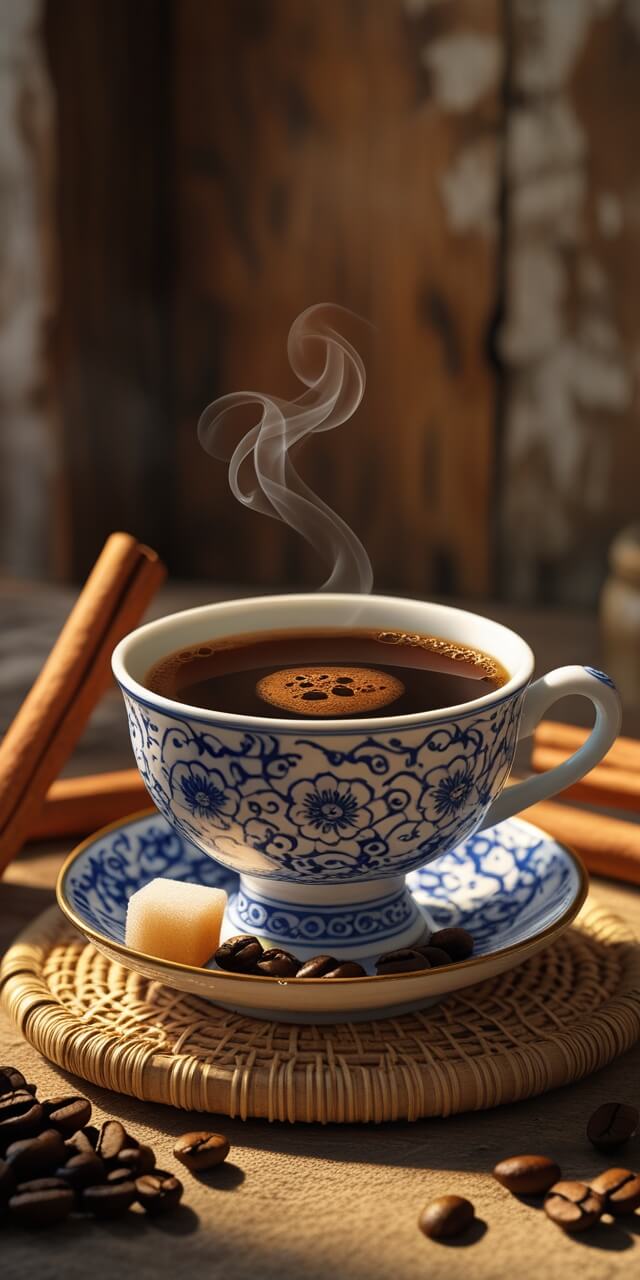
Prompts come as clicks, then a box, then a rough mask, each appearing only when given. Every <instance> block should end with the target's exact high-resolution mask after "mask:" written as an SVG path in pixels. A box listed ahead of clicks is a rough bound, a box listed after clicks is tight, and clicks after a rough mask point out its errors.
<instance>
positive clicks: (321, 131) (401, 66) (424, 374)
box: [174, 0, 501, 594]
mask: <svg viewBox="0 0 640 1280" xmlns="http://www.w3.org/2000/svg"><path fill="white" fill-rule="evenodd" d="M175 23H176V59H177V62H176V76H175V103H176V112H177V117H176V130H175V146H176V151H175V165H174V171H175V175H176V183H177V210H176V213H177V237H178V253H177V264H176V283H177V310H176V326H175V334H176V343H177V348H178V375H177V413H178V419H179V427H178V429H179V446H178V450H179V452H178V459H179V460H178V486H179V489H178V496H177V504H176V510H177V512H178V515H177V517H176V524H175V544H174V546H175V555H176V558H177V561H178V563H179V565H180V566H181V567H184V568H187V569H188V571H189V572H191V573H195V574H198V575H207V576H211V577H213V578H215V579H218V580H220V579H222V580H224V579H235V580H238V579H240V580H252V581H256V582H260V583H263V584H277V583H281V582H288V583H290V584H297V585H299V584H302V583H306V584H309V585H313V584H315V583H316V582H318V581H321V576H322V568H321V567H320V566H319V565H317V564H316V563H315V562H314V560H313V557H312V556H311V555H309V554H308V553H307V551H306V549H305V548H304V546H302V545H300V541H299V539H298V538H297V537H296V536H295V535H293V534H290V533H288V532H287V531H286V530H283V529H282V527H280V526H278V525H276V524H275V523H274V522H272V521H269V520H267V519H265V518H263V517H258V516H253V515H250V514H249V513H247V512H246V511H245V510H244V509H243V508H241V507H239V506H238V505H237V504H236V502H235V500H234V499H233V498H232V497H231V495H230V493H229V492H228V490H227V483H226V474H225V468H224V466H223V464H219V465H218V464H216V463H214V462H212V461H211V460H210V459H207V458H204V457H203V456H202V454H201V452H200V450H199V447H198V445H197V442H196V439H195V423H196V421H197V417H198V414H199V413H200V411H201V410H202V408H203V407H204V405H205V404H206V403H207V402H208V401H210V400H211V399H212V398H213V397H214V396H216V395H219V394H220V393H222V392H225V391H230V390H238V389H246V388H252V387H253V388H258V389H261V390H265V391H273V392H274V393H276V394H287V393H288V392H290V391H291V390H293V389H294V388H293V387H292V383H291V375H290V373H289V371H288V368H287V363H286V351H285V343H286V335H287V330H288V328H289V325H290V324H291V322H292V320H293V319H294V318H295V316H296V315H297V313H298V312H299V311H301V310H302V309H303V308H305V307H306V306H308V305H309V304H310V303H312V302H316V301H327V300H332V301H336V302H339V303H342V304H343V305H345V306H348V307H351V308H353V309H354V310H355V311H357V312H359V313H361V314H362V315H364V316H365V317H367V318H368V319H370V320H371V321H372V322H373V324H374V325H375V331H374V333H373V335H372V339H371V342H370V343H369V344H368V350H367V351H366V353H365V354H366V356H367V364H368V368H369V371H370V379H369V386H368V390H367V394H366V398H365V403H364V406H363V408H361V409H360V411H359V413H358V416H357V420H355V421H354V422H353V424H350V425H348V426H345V427H343V428H341V429H340V436H339V438H337V437H336V435H335V434H333V433H332V434H330V435H328V436H327V437H321V438H320V439H319V440H318V441H317V442H316V441H314V442H313V443H312V445H311V446H310V447H309V450H308V452H307V454H306V456H305V458H304V462H303V465H302V469H303V471H304V474H305V476H306V477H307V478H308V479H309V481H310V483H312V484H313V486H314V487H317V489H318V491H319V492H320V493H321V494H322V496H323V497H324V499H325V500H327V501H328V502H329V503H330V504H331V505H333V506H335V508H336V509H337V510H338V511H339V512H340V514H341V515H342V516H343V517H344V518H345V519H346V520H348V521H349V522H350V523H352V524H353V526H354V528H355V529H356V531H357V532H358V534H359V535H360V537H361V538H362V540H363V542H364V543H365V545H366V547H367V549H368V550H369V552H370V555H371V559H372V561H373V565H374V570H375V574H376V584H377V585H378V586H382V587H389V588H391V589H395V590H408V591H416V592H421V591H429V590H433V589H440V590H442V589H452V590H457V591H461V592H467V593H471V594H479V593H482V592H484V591H486V590H487V588H488V587H489V585H490V580H491V571H490V560H491V546H490V500H491V494H492V473H493V420H494V378H493V373H492V370H491V367H490V362H489V359H488V354H487V351H488V337H489V330H490V325H491V321H492V318H493V315H494V311H495V306H496V296H497V279H498V271H497V261H496V258H497V238H496V229H497V222H496V213H497V192H498V165H497V136H498V131H499V128H500V111H501V105H500V79H501V48H500V42H499V17H498V3H497V0H491V2H490V3H487V4H484V5H483V6H478V5H477V4H474V3H472V2H471V0H469V3H466V2H463V0H460V3H455V4H447V5H433V6H428V7H427V6H423V5H416V4H412V5H406V6H404V5H403V4H402V2H401V0H377V2H376V3H375V4H371V3H368V2H367V0H343V2H341V3H326V0H305V3H304V4H300V3H299V0H244V2H243V3H242V4H240V5H238V4H236V3H231V2H229V3H226V2H225V3H217V4H210V3H208V2H207V0H180V3H178V4H177V6H176V9H175Z"/></svg>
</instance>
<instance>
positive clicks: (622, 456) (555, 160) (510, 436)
mask: <svg viewBox="0 0 640 1280" xmlns="http://www.w3.org/2000/svg"><path fill="white" fill-rule="evenodd" d="M508 12H509V14H510V17H511V23H510V39H509V45H508V47H509V85H510V98H509V107H508V112H507V120H506V124H507V135H506V154H507V161H506V173H507V190H506V200H505V212H506V225H505V234H506V279H507V294H506V318H505V324H504V328H503V332H502V335H501V352H502V355H503V358H504V361H505V384H504V385H505V422H504V454H503V465H502V470H501V512H502V519H501V540H500V546H501V551H502V575H501V577H502V589H503V592H504V593H505V594H506V595H507V596H509V597H510V598H512V599H513V598H520V599H527V600H535V599H538V600H540V599H543V600H548V601H559V602H563V603H582V604H589V603H593V601H594V600H595V598H596V595H597V591H598V588H599V585H600V582H601V579H602V574H603V571H604V562H605V556H606V549H607V546H608V543H609V541H610V539H611V537H612V535H613V533H614V532H615V531H616V530H617V529H618V528H619V527H620V526H621V525H623V524H624V523H625V522H626V521H628V520H630V519H633V518H636V519H637V517H638V513H639V506H638V474H639V473H640V436H639V435H638V427H637V421H638V391H637V374H638V354H637V353H638V351H639V350H640V309H639V308H638V298H639V297H640V216H639V210H640V171H639V168H638V158H637V121H638V118H639V117H640V22H639V21H638V16H637V15H638V9H637V6H635V7H634V6H632V5H627V4H617V3H615V0H614V3H611V2H607V3H600V4H592V3H588V2H587V0H571V2H570V3H569V2H568V0H567V3H562V4H557V3H554V2H553V0H534V2H533V3H532V2H531V0H513V3H512V4H510V5H509V6H508ZM634 15H635V17H634Z"/></svg>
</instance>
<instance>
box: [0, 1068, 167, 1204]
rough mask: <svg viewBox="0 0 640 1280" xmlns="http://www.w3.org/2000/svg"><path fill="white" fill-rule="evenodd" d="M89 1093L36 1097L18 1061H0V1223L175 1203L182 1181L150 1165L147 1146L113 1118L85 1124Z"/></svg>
mask: <svg viewBox="0 0 640 1280" xmlns="http://www.w3.org/2000/svg"><path fill="white" fill-rule="evenodd" d="M90 1120H91V1103H90V1102H89V1099H88V1098H83V1097H80V1096H75V1095H70V1096H68V1097H56V1098H42V1099H39V1098H38V1094H37V1088H36V1086H35V1085H33V1084H28V1083H27V1081H26V1080H25V1078H24V1076H23V1075H22V1073H21V1072H20V1071H18V1070H17V1068H16V1067H0V1223H3V1222H7V1223H17V1224H21V1225H23V1226H25V1227H50V1226H53V1225H54V1224H55V1223H57V1222H62V1221H63V1220H64V1219H65V1218H68V1217H69V1215H70V1214H85V1215H91V1216H92V1217H94V1218H116V1217H119V1216H120V1215H121V1214H123V1213H126V1212H127V1210H128V1209H129V1208H130V1207H131V1205H133V1204H138V1205H141V1206H142V1208H143V1209H145V1210H146V1212H147V1213H149V1214H152V1215H159V1214H164V1213H168V1212H169V1211H170V1210H171V1209H174V1208H175V1207H176V1205H177V1204H178V1203H179V1201H180V1199H181V1197H182V1183H181V1182H179V1180H178V1179H177V1178H175V1177H174V1176H173V1175H172V1174H170V1173H165V1172H164V1171H163V1170H160V1169H156V1167H155V1164H156V1157H155V1155H154V1152H153V1151H152V1150H151V1147H148V1146H145V1144H144V1143H140V1142H138V1141H137V1139H136V1138H134V1137H132V1135H131V1134H129V1133H127V1131H126V1129H125V1128H124V1125H122V1124H121V1123H120V1121H119V1120H106V1121H105V1123H104V1124H103V1125H102V1126H101V1127H100V1128H99V1129H98V1128H96V1127H95V1126H94V1125H92V1124H90Z"/></svg>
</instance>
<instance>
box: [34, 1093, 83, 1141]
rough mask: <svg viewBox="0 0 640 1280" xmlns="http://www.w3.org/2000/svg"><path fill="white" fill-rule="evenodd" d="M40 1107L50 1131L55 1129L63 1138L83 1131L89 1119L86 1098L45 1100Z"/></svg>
mask: <svg viewBox="0 0 640 1280" xmlns="http://www.w3.org/2000/svg"><path fill="white" fill-rule="evenodd" d="M42 1105H43V1107H44V1109H45V1112H46V1115H47V1124H49V1125H50V1126H51V1128H52V1129H57V1130H58V1132H59V1133H61V1134H62V1135H63V1137H65V1138H69V1137H71V1135H72V1134H73V1133H77V1132H78V1130H79V1129H84V1126H85V1125H86V1124H88V1123H89V1121H90V1119H91V1103H90V1102H89V1099H88V1098H82V1097H77V1096H74V1097H70V1098H46V1099H45V1101H44V1102H43V1103H42Z"/></svg>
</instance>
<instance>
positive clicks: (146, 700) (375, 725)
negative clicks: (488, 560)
mask: <svg viewBox="0 0 640 1280" xmlns="http://www.w3.org/2000/svg"><path fill="white" fill-rule="evenodd" d="M322 595H323V598H324V599H327V600H330V601H332V602H345V603H346V602H351V603H353V602H354V601H362V599H366V600H369V601H371V602H372V603H379V604H381V605H389V606H393V605H394V604H398V603H399V602H403V603H410V604H415V605H417V606H420V605H423V606H425V607H426V608H428V609H429V610H430V611H433V612H435V613H436V614H437V615H440V616H442V618H443V619H444V618H445V617H446V616H447V615H448V614H452V613H454V614H456V615H457V616H458V617H462V618H467V619H469V621H470V622H471V623H472V622H473V621H475V620H477V619H479V620H481V621H482V622H488V623H490V625H491V626H492V627H495V628H496V630H497V631H498V632H502V633H503V634H504V636H505V639H506V638H509V639H510V640H511V641H512V642H513V641H515V642H516V643H517V645H518V646H520V648H521V651H522V658H521V661H520V662H519V663H518V664H517V669H516V671H514V673H513V674H512V675H511V676H510V678H509V679H508V680H507V681H506V683H505V684H503V685H500V686H499V688H497V689H493V690H491V692H490V693H485V694H483V695H482V696H481V697H479V698H474V699H472V700H470V701H468V702H462V703H458V704H455V705H452V706H450V707H437V708H436V709H435V710H433V711H417V712H412V713H410V714H405V715H396V716H394V715H388V716H369V717H367V718H358V717H355V716H354V717H353V718H351V717H344V718H342V719H326V720H325V719H322V720H319V719H309V720H304V719H302V718H301V719H296V720H292V719H289V720H286V719H283V718H278V717H277V716H267V715H265V716H256V715H247V714H243V713H241V712H237V713H236V712H230V711H214V710H209V709H208V708H206V707H198V706H192V705H191V704H190V703H185V702H178V701H175V700H174V699H172V698H167V697H165V696H164V694H160V693H155V692H154V691H153V690H152V689H149V688H148V687H147V686H146V685H144V684H142V683H141V682H140V681H139V680H136V679H135V678H134V677H133V676H132V675H131V674H130V672H129V670H128V667H127V661H128V659H129V657H130V653H131V650H132V649H134V648H135V646H136V645H138V644H140V643H141V642H142V641H143V640H144V639H146V638H147V637H149V636H152V635H155V634H158V633H160V632H162V631H163V630H167V629H168V624H170V623H180V622H182V621H183V620H184V619H187V618H190V617H195V615H197V614H201V615H202V616H203V617H205V616H206V615H208V614H211V613H213V614H215V615H216V616H217V615H220V614H222V613H224V612H229V613H233V611H234V609H237V608H238V606H243V607H245V608H246V607H251V606H252V605H254V604H255V605H262V606H264V605H265V604H271V605H273V606H275V607H277V606H278V605H279V604H281V603H289V604H290V603H291V601H292V600H296V601H299V602H300V603H301V604H304V603H305V602H311V601H313V602H317V600H318V598H319V593H318V592H305V593H301V592H292V593H287V594H280V595H261V596H242V597H237V598H233V599H229V600H221V601H215V602H213V603H212V604H206V605H198V606H196V607H195V608H192V609H181V610H179V611H178V612H177V613H170V614H166V615H165V616H164V617H162V618H156V619H155V620H154V621H152V622H146V623H143V625H142V626H140V627H136V629H135V630H134V631H130V632H129V634H128V635H126V636H124V637H123V639H122V640H120V642H119V643H118V644H117V645H116V647H115V649H114V651H113V654H112V658H111V666H112V670H113V674H114V676H115V678H116V680H117V682H118V684H119V685H120V688H121V689H122V690H123V691H124V692H126V693H128V694H130V695H131V697H132V698H134V699H135V700H136V702H139V703H141V704H142V705H143V706H147V707H150V708H152V709H153V710H156V711H159V712H161V713H162V714H165V715H170V716H175V717H176V718H178V719H182V720H185V719H188V720H196V721H198V722H200V723H204V724H211V725H218V726H222V727H226V728H229V729H247V730H252V731H260V730H261V731H262V732H270V731H277V732H289V733H291V732H295V733H307V734H314V735H315V736H318V735H319V734H323V735H324V734H329V733H331V734H337V733H341V734H344V733H363V732H365V733H369V734H371V733H379V732H382V731H384V730H389V729H408V728H419V727H420V726H422V725H428V724H434V723H440V722H444V721H447V720H450V719H451V718H453V717H459V716H462V715H467V714H469V713H475V712H477V711H482V710H483V709H484V708H486V707H492V706H497V705H499V704H500V703H501V702H505V701H507V700H508V699H509V698H512V697H513V696H514V694H516V693H517V692H518V691H519V690H520V689H523V688H525V687H526V685H527V684H528V683H529V680H530V679H531V675H532V672H533V668H534V661H535V659H534V655H533V651H532V650H531V648H530V646H529V645H528V644H527V642H526V640H523V638H522V636H519V635H518V633H517V631H512V630H511V628H510V627H505V626H504V624H503V623H501V622H496V621H495V620H494V619H493V618H488V617H486V616H485V615H483V614H478V613H472V612H471V610H469V609H458V608H457V607H456V606H455V605H447V604H437V603H434V602H432V601H430V600H420V599H412V598H411V597H408V596H386V595H367V596H366V597H362V596H354V595H352V594H350V593H348V592H332V593H326V594H324V593H322ZM259 630H260V628H257V631H259ZM229 634H230V635H232V634H233V632H229ZM239 634H243V633H242V632H240V633H239ZM169 651H170V650H169ZM495 656H496V657H499V656H500V655H495Z"/></svg>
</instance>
